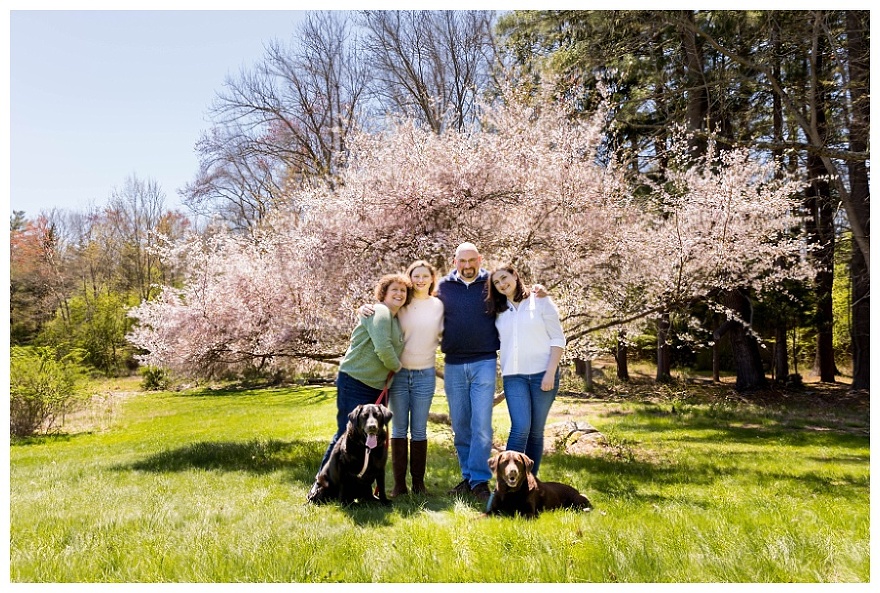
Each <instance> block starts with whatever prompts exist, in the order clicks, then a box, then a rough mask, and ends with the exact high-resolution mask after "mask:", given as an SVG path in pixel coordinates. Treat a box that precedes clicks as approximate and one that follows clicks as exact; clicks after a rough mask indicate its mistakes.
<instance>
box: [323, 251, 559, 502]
mask: <svg viewBox="0 0 880 593" xmlns="http://www.w3.org/2000/svg"><path fill="white" fill-rule="evenodd" d="M453 264H454V269H452V271H451V272H450V273H449V274H448V275H446V276H444V277H443V278H441V279H440V280H439V282H438V280H437V271H436V269H435V268H434V266H432V265H431V264H430V263H428V262H426V261H424V260H419V261H415V262H413V263H412V264H411V265H410V266H409V268H408V269H407V270H406V272H405V273H403V274H389V275H386V276H383V277H382V278H381V279H380V280H379V282H378V283H377V285H376V287H375V300H376V302H375V303H374V304H371V305H364V306H363V307H361V308H360V310H359V316H358V325H357V326H356V327H355V329H354V331H353V332H352V334H351V341H350V344H349V347H348V350H347V351H346V353H345V356H344V357H343V359H342V362H341V364H340V367H339V373H338V376H337V379H336V387H337V398H336V404H337V433H336V435H335V436H334V437H333V440H332V441H331V443H330V446H329V447H328V449H327V452H326V453H325V455H324V459H323V460H322V461H321V467H323V466H324V464H325V463H327V460H328V458H329V457H330V453H331V451H332V450H333V446H334V444H335V443H336V441H337V440H339V439H340V437H341V436H342V435H343V433H344V431H345V429H346V424H347V421H348V418H349V414H350V413H351V412H352V410H354V409H355V408H356V407H357V406H359V405H361V404H372V403H374V402H376V400H377V397H378V396H379V395H380V394H381V392H382V390H383V388H384V387H385V385H386V382H387V381H389V380H390V381H391V383H390V387H389V390H388V408H389V409H390V410H391V412H392V415H393V420H392V423H391V435H390V455H391V466H392V474H393V479H394V485H393V488H392V491H391V494H390V496H391V497H392V498H393V497H395V496H399V495H401V494H406V493H408V492H409V491H410V490H409V488H407V484H406V474H407V464H408V465H409V473H410V476H411V487H412V492H414V493H418V494H426V493H427V488H426V486H425V469H426V463H427V451H428V434H427V424H428V413H429V411H430V408H431V403H432V401H433V398H434V390H435V386H436V372H435V358H436V353H437V347H438V345H439V346H440V349H441V351H442V352H443V354H444V369H443V382H444V389H445V392H446V398H447V400H448V403H449V417H450V420H451V423H452V431H453V435H454V445H455V450H456V453H457V456H458V462H459V466H460V468H461V476H462V480H461V482H460V483H459V484H458V485H456V486H455V487H453V488H452V489H451V490H450V491H449V494H452V495H471V496H473V497H475V498H476V499H478V500H480V501H482V502H485V501H487V500H488V499H489V497H490V490H489V479H490V478H491V477H492V472H491V470H490V468H489V457H490V455H491V449H492V409H493V405H494V399H495V384H496V383H495V381H496V372H497V360H498V356H499V352H500V359H501V375H502V381H503V387H504V395H505V399H506V403H507V409H508V411H509V414H510V425H511V426H510V435H509V438H508V440H507V445H506V448H507V450H508V451H519V452H522V453H525V454H526V455H527V456H528V457H529V458H531V459H532V460H533V461H534V467H533V468H532V472H533V473H534V474H535V475H536V476H537V474H538V469H539V466H540V463H541V457H542V454H543V449H544V426H545V423H546V420H547V416H548V414H549V412H550V407H551V405H552V404H553V400H554V399H555V397H556V393H557V391H558V390H559V361H560V358H561V357H562V352H563V349H564V348H565V343H566V341H565V335H564V333H563V330H562V325H561V323H560V320H559V313H558V311H557V308H556V305H555V304H554V303H553V301H552V300H551V298H550V297H549V296H548V295H547V293H546V291H545V290H544V288H543V287H542V286H540V285H535V286H533V287H526V286H525V284H524V283H523V280H522V279H521V277H520V275H519V273H518V272H517V270H516V269H514V267H513V266H509V265H505V266H500V267H498V268H497V269H495V270H494V271H492V272H489V271H487V270H485V269H483V267H482V264H483V259H482V256H481V255H480V253H479V251H478V249H477V247H476V246H475V245H474V244H473V243H462V244H461V245H459V246H458V248H457V249H456V250H455V256H454V258H453ZM319 470H320V468H319Z"/></svg>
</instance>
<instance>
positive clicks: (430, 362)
mask: <svg viewBox="0 0 880 593" xmlns="http://www.w3.org/2000/svg"><path fill="white" fill-rule="evenodd" d="M397 318H398V319H399V320H400V329H401V331H402V332H403V353H402V354H401V355H400V364H401V365H403V368H405V369H410V370H420V369H428V368H433V367H434V360H435V358H436V357H437V346H438V345H439V344H440V335H441V334H442V333H443V303H442V302H441V301H440V299H438V298H437V297H433V296H432V297H428V298H426V299H412V300H411V301H410V302H409V304H408V305H407V306H405V307H403V308H401V309H400V311H399V312H398V313H397Z"/></svg>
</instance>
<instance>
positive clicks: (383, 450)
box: [308, 404, 392, 504]
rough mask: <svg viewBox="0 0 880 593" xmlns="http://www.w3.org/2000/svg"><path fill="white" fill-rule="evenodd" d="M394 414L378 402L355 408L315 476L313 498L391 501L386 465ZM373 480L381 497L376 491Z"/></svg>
mask: <svg viewBox="0 0 880 593" xmlns="http://www.w3.org/2000/svg"><path fill="white" fill-rule="evenodd" d="M391 416H392V414H391V410H389V409H388V408H386V407H385V406H381V405H376V404H363V405H360V406H357V407H356V408H355V409H354V410H352V411H351V413H350V414H349V415H348V425H347V426H346V428H345V432H344V433H342V436H341V437H339V440H338V441H336V444H335V445H334V446H333V450H332V451H331V453H330V458H329V459H328V460H327V463H326V464H324V467H322V468H321V471H319V472H318V475H317V476H316V477H315V483H314V484H313V485H312V488H311V490H310V491H309V495H308V499H309V502H313V503H316V504H319V503H322V502H328V501H331V500H338V501H339V502H341V503H343V504H351V503H353V502H354V501H355V500H358V501H360V502H373V501H377V502H381V503H382V504H391V501H390V500H388V498H387V497H386V496H385V465H386V463H387V461H388V447H387V444H386V442H385V437H386V435H387V434H388V423H389V421H390V420H391ZM373 482H375V483H376V491H377V493H378V495H379V496H378V497H377V496H375V495H374V494H373Z"/></svg>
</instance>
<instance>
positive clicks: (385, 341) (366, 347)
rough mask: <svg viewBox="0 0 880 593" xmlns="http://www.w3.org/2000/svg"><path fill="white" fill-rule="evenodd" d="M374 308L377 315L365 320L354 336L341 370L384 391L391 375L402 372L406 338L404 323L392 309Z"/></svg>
mask: <svg viewBox="0 0 880 593" xmlns="http://www.w3.org/2000/svg"><path fill="white" fill-rule="evenodd" d="M373 308H374V310H375V311H376V312H375V313H374V314H373V315H371V316H370V317H361V318H360V321H359V322H358V325H357V327H355V328H354V331H353V332H351V343H350V344H349V346H348V351H347V352H346V353H345V356H344V357H343V358H342V362H341V363H340V364H339V370H340V371H341V372H343V373H345V374H347V375H349V376H350V377H353V378H355V379H357V380H358V381H360V382H361V383H364V384H366V385H369V386H370V387H373V388H375V389H382V388H383V387H385V380H386V379H387V378H388V372H389V371H394V372H397V371H398V370H400V366H401V365H400V353H401V352H403V334H402V333H401V331H400V322H399V321H398V320H397V317H395V316H393V315H391V310H390V309H388V307H386V306H385V305H383V304H382V303H376V304H375V305H373Z"/></svg>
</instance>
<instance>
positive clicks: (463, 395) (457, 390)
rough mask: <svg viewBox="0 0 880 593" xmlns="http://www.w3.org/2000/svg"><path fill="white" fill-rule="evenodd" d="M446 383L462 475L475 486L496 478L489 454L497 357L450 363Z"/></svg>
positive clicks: (446, 366) (446, 367)
mask: <svg viewBox="0 0 880 593" xmlns="http://www.w3.org/2000/svg"><path fill="white" fill-rule="evenodd" d="M443 382H444V385H445V389H446V398H447V399H448V400H449V418H450V420H452V432H453V435H454V443H455V451H456V453H457V454H458V464H459V466H460V467H461V475H462V477H463V478H464V479H465V480H467V481H468V484H470V486H471V488H473V487H474V486H476V485H477V484H480V483H483V482H488V481H489V478H491V477H492V472H491V471H490V470H489V456H490V455H491V453H492V401H493V400H494V399H495V359H494V358H493V359H492V360H479V361H477V362H466V363H463V364H448V363H447V364H446V365H445V376H444V378H443Z"/></svg>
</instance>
